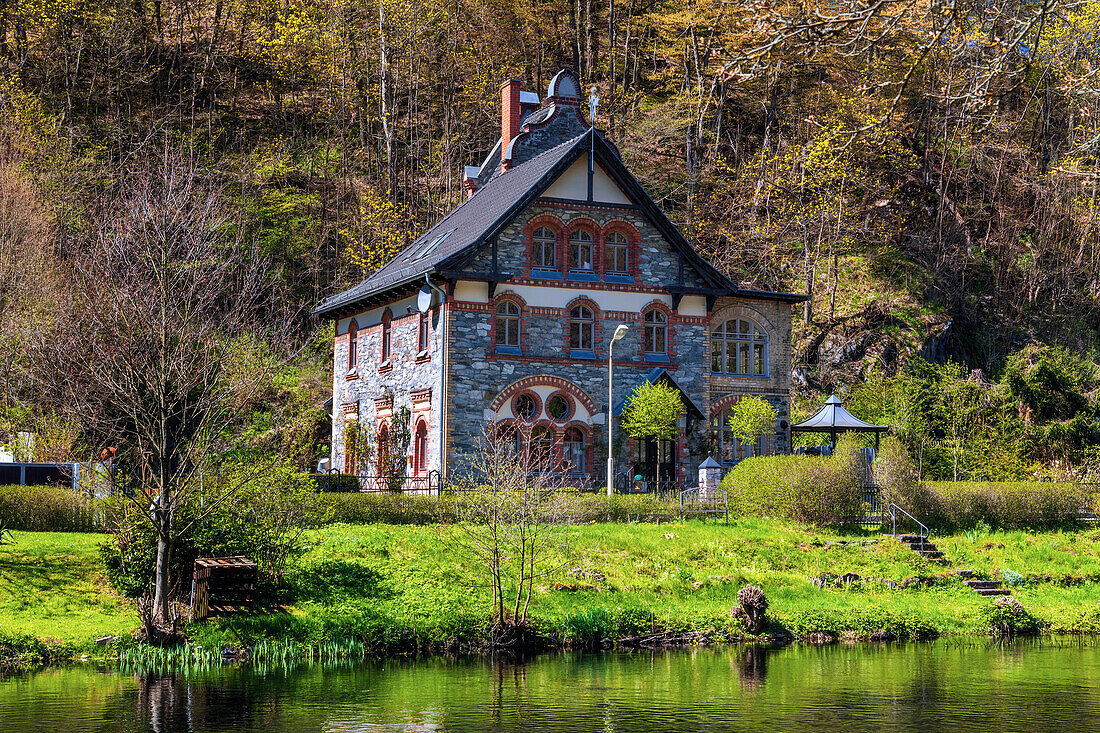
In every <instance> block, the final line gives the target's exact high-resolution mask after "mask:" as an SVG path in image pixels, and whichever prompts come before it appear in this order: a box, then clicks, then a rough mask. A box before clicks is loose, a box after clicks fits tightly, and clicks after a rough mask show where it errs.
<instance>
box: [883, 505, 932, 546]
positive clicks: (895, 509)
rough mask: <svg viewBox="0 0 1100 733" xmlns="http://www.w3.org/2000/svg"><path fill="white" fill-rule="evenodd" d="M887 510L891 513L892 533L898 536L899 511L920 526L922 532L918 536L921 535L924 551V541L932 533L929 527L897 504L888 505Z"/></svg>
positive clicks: (921, 544)
mask: <svg viewBox="0 0 1100 733" xmlns="http://www.w3.org/2000/svg"><path fill="white" fill-rule="evenodd" d="M886 511H887V513H889V515H890V534H892V535H893V536H894V537H897V536H898V512H901V513H902V514H904V515H905V516H907V517H909V518H910V519H912V520H913V522H915V523H916V525H917V526H918V527H920V534H919V535H918V536H919V537H920V549H921V552H922V553H923V552H924V541H925V540H927V539H928V535H929V534H930V532H929V531H928V527H926V526H924V524H922V523H921V521H920V520H919V519H917V518H916V517H914V516H913V515H912V514H910V513H909V512H907V511H905V510H904V509H902V508H901V507H900V506H898V505H897V504H890V506H888V507H886Z"/></svg>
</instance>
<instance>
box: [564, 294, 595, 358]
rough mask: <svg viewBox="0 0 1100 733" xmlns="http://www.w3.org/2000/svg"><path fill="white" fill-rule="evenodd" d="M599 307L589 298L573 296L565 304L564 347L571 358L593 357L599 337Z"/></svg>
mask: <svg viewBox="0 0 1100 733" xmlns="http://www.w3.org/2000/svg"><path fill="white" fill-rule="evenodd" d="M600 323H601V320H600V309H599V306H597V305H596V303H595V302H594V301H592V300H591V299H590V298H586V297H583V296H582V297H579V298H574V299H573V300H571V301H570V302H569V304H568V305H567V306H565V347H566V348H567V349H568V350H569V357H570V358H572V359H595V358H596V357H597V356H598V355H599V351H600V350H599V343H600V337H601V330H602V329H601V328H600Z"/></svg>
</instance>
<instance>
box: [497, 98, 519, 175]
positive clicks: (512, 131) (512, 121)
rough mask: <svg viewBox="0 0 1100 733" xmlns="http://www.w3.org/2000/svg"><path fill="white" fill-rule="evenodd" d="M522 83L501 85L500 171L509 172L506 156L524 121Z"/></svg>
mask: <svg viewBox="0 0 1100 733" xmlns="http://www.w3.org/2000/svg"><path fill="white" fill-rule="evenodd" d="M519 90H520V82H519V81H518V80H517V79H509V80H508V81H506V82H504V83H503V84H501V85H500V169H501V170H502V171H504V170H508V162H507V161H505V159H504V156H505V155H507V153H508V144H509V143H510V142H512V138H514V137H515V136H516V135H517V134H518V133H519V123H520V120H521V119H523V110H522V109H521V107H520V103H519Z"/></svg>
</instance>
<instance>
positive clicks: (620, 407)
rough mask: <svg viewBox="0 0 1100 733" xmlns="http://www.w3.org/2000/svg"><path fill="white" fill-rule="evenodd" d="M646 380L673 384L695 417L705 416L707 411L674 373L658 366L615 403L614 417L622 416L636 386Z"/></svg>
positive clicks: (612, 411)
mask: <svg viewBox="0 0 1100 733" xmlns="http://www.w3.org/2000/svg"><path fill="white" fill-rule="evenodd" d="M646 382H649V383H650V384H657V383H658V382H664V383H665V384H667V385H669V386H671V387H672V388H673V389H675V390H676V391H678V392H679V393H680V399H682V400H683V401H684V406H685V407H686V408H687V409H688V411H689V412H691V413H692V414H693V415H694V416H695V417H697V418H699V419H702V418H703V417H705V413H704V412H703V411H702V410H700V409H699V406H698V405H696V404H695V401H694V400H692V399H691V395H689V394H688V393H687V392H685V391H684V388H683V387H681V386H680V385H679V384H677V383H676V380H675V379H673V378H672V375H671V374H670V373H669V371H668V370H667V369H665V368H664V367H656V368H654V369H651V370H649V374H646V375H645V378H644V379H642V380H640V381H638V382H635V383H634V385H633V387H631V389H630V391H629V392H627V394H626V397H623V398H622V399H621V400H619V401H618V402H617V403H615V405H614V407H613V408H612V410H611V414H612V415H613V416H614V417H622V416H623V411H624V410H625V409H626V408H627V405H629V404H630V398H631V397H633V396H634V388H635V387H640V386H641V385H643V384H645V383H646Z"/></svg>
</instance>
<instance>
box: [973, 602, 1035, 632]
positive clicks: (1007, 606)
mask: <svg viewBox="0 0 1100 733" xmlns="http://www.w3.org/2000/svg"><path fill="white" fill-rule="evenodd" d="M982 621H983V622H984V623H985V625H986V627H987V628H988V629H989V633H990V634H993V635H994V636H1017V635H1020V634H1035V633H1037V632H1038V631H1039V627H1040V622H1039V620H1038V619H1037V618H1035V617H1034V616H1032V615H1031V614H1030V613H1029V612H1028V611H1027V609H1025V608H1024V607H1023V604H1021V603H1020V602H1019V601H1018V600H1016V599H1015V598H1013V597H1012V596H1001V597H1000V598H998V599H997V600H996V601H995V602H993V603H991V604H989V605H988V606H986V607H985V608H983V609H982Z"/></svg>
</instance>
